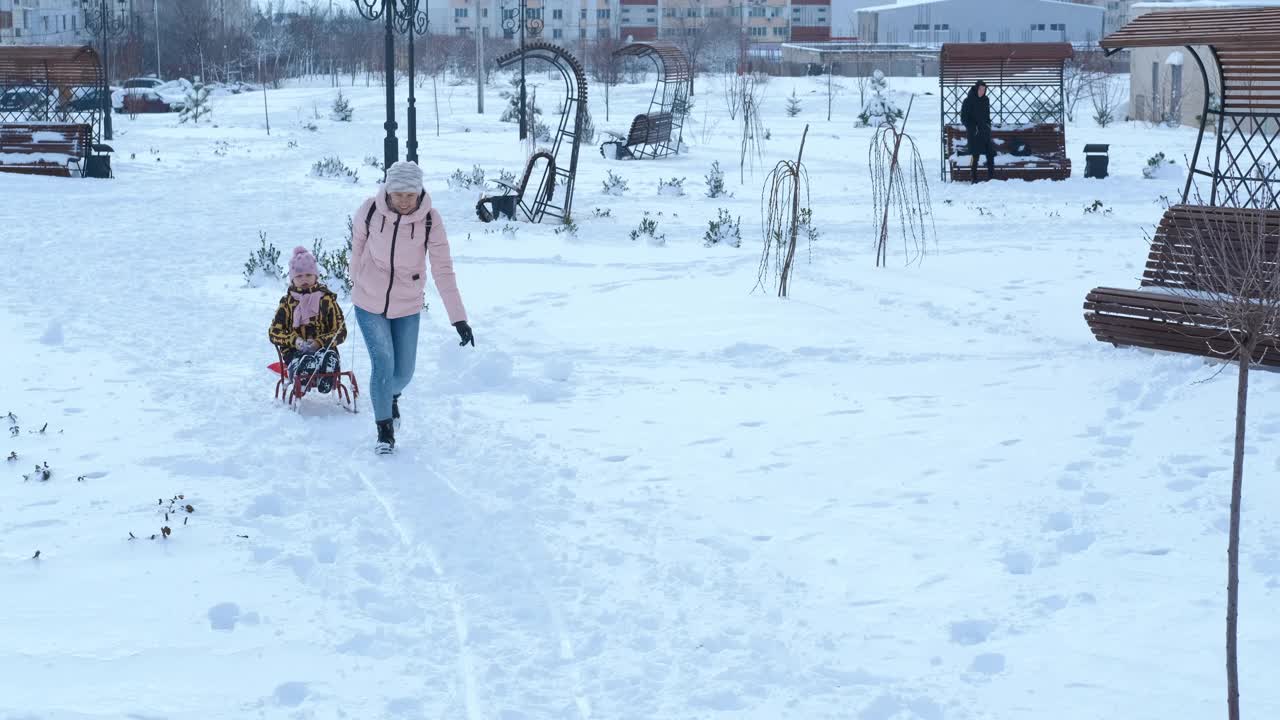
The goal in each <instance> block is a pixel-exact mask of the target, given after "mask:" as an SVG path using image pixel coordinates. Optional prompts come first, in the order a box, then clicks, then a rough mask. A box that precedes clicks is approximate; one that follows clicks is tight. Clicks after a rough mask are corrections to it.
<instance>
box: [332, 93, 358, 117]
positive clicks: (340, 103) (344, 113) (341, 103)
mask: <svg viewBox="0 0 1280 720" xmlns="http://www.w3.org/2000/svg"><path fill="white" fill-rule="evenodd" d="M354 114H355V109H354V108H352V107H351V101H350V100H348V99H347V98H346V96H345V95H343V94H342V91H341V90H339V91H338V97H336V98H334V99H333V107H332V108H330V112H329V117H330V119H332V120H335V121H337V122H351V116H352V115H354Z"/></svg>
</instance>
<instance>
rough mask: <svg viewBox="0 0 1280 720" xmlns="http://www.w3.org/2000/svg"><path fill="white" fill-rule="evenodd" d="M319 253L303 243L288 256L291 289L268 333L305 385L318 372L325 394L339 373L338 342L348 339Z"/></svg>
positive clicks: (290, 370) (293, 375)
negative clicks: (325, 280)
mask: <svg viewBox="0 0 1280 720" xmlns="http://www.w3.org/2000/svg"><path fill="white" fill-rule="evenodd" d="M318 276H319V267H318V266H317V265H316V256H315V255H312V254H311V252H310V251H308V250H307V249H306V248H304V247H301V246H299V247H296V248H294V249H293V256H292V257H290V258H289V292H287V293H285V295H284V297H282V298H280V306H279V307H278V308H276V315H275V318H274V319H273V320H272V321H271V329H270V330H269V331H268V337H269V338H270V339H271V344H272V345H275V346H276V348H277V349H278V350H279V351H280V359H281V360H282V361H283V364H284V367H285V370H286V372H287V373H288V374H289V377H290V378H291V379H293V380H294V381H295V382H298V381H300V382H302V383H303V384H304V385H305V384H309V383H310V378H311V377H312V376H313V375H315V374H316V373H323V374H322V375H320V377H319V378H318V379H317V380H316V382H315V388H316V389H317V390H319V391H320V392H322V393H328V392H329V391H331V390H333V378H334V375H332V373H337V372H339V363H338V360H339V358H338V346H339V345H341V344H342V341H343V340H346V338H347V324H346V320H345V319H344V318H343V316H342V308H341V307H339V306H338V296H337V295H334V293H333V291H332V290H330V289H329V288H327V287H325V286H324V285H323V284H322V283H321V282H320V278H319V277H318Z"/></svg>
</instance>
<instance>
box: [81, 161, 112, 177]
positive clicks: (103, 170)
mask: <svg viewBox="0 0 1280 720" xmlns="http://www.w3.org/2000/svg"><path fill="white" fill-rule="evenodd" d="M84 174H85V175H86V176H88V177H91V178H109V177H112V175H111V156H110V155H90V156H89V159H88V161H87V165H86V166H85V170H84Z"/></svg>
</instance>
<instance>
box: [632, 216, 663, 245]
mask: <svg viewBox="0 0 1280 720" xmlns="http://www.w3.org/2000/svg"><path fill="white" fill-rule="evenodd" d="M640 238H644V239H645V241H646V242H648V243H649V244H650V245H665V244H666V243H667V236H666V235H665V234H662V233H659V232H658V221H657V220H654V219H653V218H651V217H649V213H647V212H646V213H645V214H644V218H643V219H641V220H640V224H639V225H637V226H636V229H635V230H632V231H631V239H632V240H639V239H640Z"/></svg>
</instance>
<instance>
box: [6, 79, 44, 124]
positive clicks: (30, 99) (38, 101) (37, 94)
mask: <svg viewBox="0 0 1280 720" xmlns="http://www.w3.org/2000/svg"><path fill="white" fill-rule="evenodd" d="M55 106H56V103H55V102H54V98H53V96H52V95H50V94H49V93H48V92H47V91H46V90H45V89H44V88H38V87H11V88H6V89H5V90H4V92H2V93H0V113H6V114H12V113H22V114H24V115H25V116H26V119H30V120H46V119H48V117H49V115H50V114H51V112H52V111H53V109H54V107H55Z"/></svg>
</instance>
